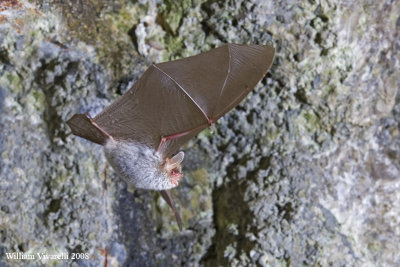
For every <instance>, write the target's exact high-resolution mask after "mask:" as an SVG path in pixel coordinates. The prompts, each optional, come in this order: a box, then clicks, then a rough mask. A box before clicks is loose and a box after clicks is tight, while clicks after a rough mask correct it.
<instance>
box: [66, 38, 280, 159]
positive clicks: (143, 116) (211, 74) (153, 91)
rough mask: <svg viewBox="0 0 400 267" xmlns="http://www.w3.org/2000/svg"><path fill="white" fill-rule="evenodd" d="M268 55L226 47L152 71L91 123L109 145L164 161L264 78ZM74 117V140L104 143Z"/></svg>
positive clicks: (265, 50)
mask: <svg viewBox="0 0 400 267" xmlns="http://www.w3.org/2000/svg"><path fill="white" fill-rule="evenodd" d="M274 53H275V50H274V48H273V47H271V46H261V45H236V44H228V45H223V46H221V47H219V48H216V49H213V50H211V51H208V52H205V53H202V54H199V55H197V56H192V57H188V58H184V59H179V60H175V61H170V62H165V63H160V64H155V65H152V66H150V67H149V68H148V69H147V70H146V72H145V73H144V74H143V76H142V77H141V78H140V79H139V80H138V81H137V82H136V83H135V84H134V85H133V87H132V88H131V89H130V90H129V91H127V92H126V93H125V94H124V95H123V96H122V97H120V98H119V99H117V100H116V101H115V102H113V103H112V104H111V105H110V106H108V107H107V108H105V109H104V110H103V111H102V112H101V113H100V114H99V115H97V116H96V117H95V118H94V122H95V123H97V124H98V125H99V126H100V127H101V128H102V129H103V130H104V131H105V132H107V133H108V134H109V135H111V136H112V137H113V138H115V139H119V140H135V141H137V142H140V143H143V144H146V145H148V146H150V147H153V148H154V149H159V150H161V152H162V153H163V155H164V156H168V157H169V156H170V155H171V154H173V153H175V152H176V151H177V150H178V149H179V147H180V146H182V145H183V144H184V143H185V142H186V141H188V140H189V139H190V138H192V137H194V136H196V135H197V134H198V133H199V132H200V131H202V130H203V129H204V128H206V127H207V126H209V125H211V124H212V123H213V122H215V121H216V120H218V119H219V118H220V117H221V116H223V115H224V114H225V113H226V112H228V111H229V110H231V109H232V108H234V107H235V106H237V105H238V104H239V103H240V101H241V100H243V98H244V97H245V96H246V95H247V94H248V93H249V92H250V91H251V90H252V89H253V88H254V86H255V85H256V84H257V83H258V81H259V80H260V79H261V78H263V77H264V75H265V74H266V73H267V71H268V69H269V67H270V66H271V64H272V61H273V57H274ZM74 117H75V118H74ZM74 117H73V118H71V120H70V121H69V122H68V124H69V125H70V126H71V128H72V131H73V133H74V134H77V135H79V136H82V137H84V138H87V139H89V140H91V139H94V140H91V141H94V142H96V143H104V138H105V137H104V136H102V134H101V132H99V131H98V130H97V131H95V130H94V129H91V130H90V131H89V129H86V130H83V129H85V127H84V125H87V121H86V122H84V121H85V118H84V116H83V115H81V114H78V115H75V116H74ZM75 125H77V126H79V129H74V126H75ZM87 127H92V125H91V126H87ZM85 131H86V132H85ZM93 133H95V135H93V136H94V137H95V138H94V137H93V138H91V137H90V136H91V135H92V134H93ZM160 144H161V145H160Z"/></svg>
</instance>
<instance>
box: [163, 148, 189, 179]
mask: <svg viewBox="0 0 400 267" xmlns="http://www.w3.org/2000/svg"><path fill="white" fill-rule="evenodd" d="M184 156H185V154H184V153H183V152H182V151H181V152H179V153H178V154H176V155H175V156H173V157H172V158H167V159H166V160H165V164H164V172H165V173H167V175H168V177H169V179H170V180H171V182H172V183H173V184H175V185H176V186H177V185H178V182H179V180H180V179H182V177H183V174H182V172H181V170H182V166H181V163H182V161H183V158H184Z"/></svg>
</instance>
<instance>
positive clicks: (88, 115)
mask: <svg viewBox="0 0 400 267" xmlns="http://www.w3.org/2000/svg"><path fill="white" fill-rule="evenodd" d="M85 115H86V117H87V118H88V119H89V121H90V123H91V124H92V125H93V126H94V127H96V128H97V130H99V131H100V132H101V133H102V134H104V135H105V136H107V138H109V139H111V140H114V138H113V137H112V136H111V135H110V134H109V133H107V132H106V131H105V130H103V128H101V127H100V126H99V125H98V124H97V123H96V122H95V121H94V120H93V118H92V116H90V114H89V112H86V113H85Z"/></svg>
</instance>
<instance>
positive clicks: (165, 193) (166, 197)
mask: <svg viewBox="0 0 400 267" xmlns="http://www.w3.org/2000/svg"><path fill="white" fill-rule="evenodd" d="M160 194H161V196H162V197H163V199H164V200H165V202H167V203H168V205H169V206H170V207H171V209H172V211H173V212H174V215H175V219H176V222H177V223H178V227H179V230H180V231H182V220H181V216H180V215H179V213H178V211H177V210H176V207H175V201H174V200H173V199H172V196H171V194H170V192H169V191H168V190H162V191H160Z"/></svg>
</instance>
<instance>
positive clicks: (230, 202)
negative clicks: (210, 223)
mask: <svg viewBox="0 0 400 267" xmlns="http://www.w3.org/2000/svg"><path fill="white" fill-rule="evenodd" d="M245 191H246V186H245V184H244V183H241V181H237V180H236V181H231V182H229V183H226V184H224V185H223V186H221V187H219V188H217V189H215V190H214V191H213V194H212V197H213V206H214V218H213V219H214V225H215V230H216V233H215V236H214V238H213V240H212V245H211V247H210V248H209V249H208V252H207V253H206V255H205V256H204V257H203V259H202V263H203V264H204V266H228V265H229V261H228V259H227V258H226V257H225V256H224V251H225V249H226V247H227V246H228V245H233V244H234V243H236V246H235V250H236V256H238V255H240V254H241V253H243V252H244V253H246V254H249V252H250V250H251V249H252V248H253V247H254V244H253V243H252V242H251V241H250V240H249V239H248V238H246V233H247V232H249V229H248V227H249V222H251V221H252V220H253V218H254V214H253V213H252V212H251V210H250V209H249V205H248V203H247V202H245V201H244V194H245ZM232 225H235V226H237V231H236V230H234V231H232V230H230V229H229V227H230V226H232ZM250 232H251V229H250Z"/></svg>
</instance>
